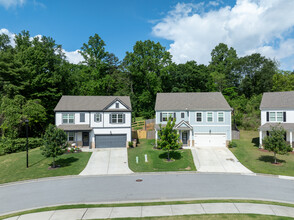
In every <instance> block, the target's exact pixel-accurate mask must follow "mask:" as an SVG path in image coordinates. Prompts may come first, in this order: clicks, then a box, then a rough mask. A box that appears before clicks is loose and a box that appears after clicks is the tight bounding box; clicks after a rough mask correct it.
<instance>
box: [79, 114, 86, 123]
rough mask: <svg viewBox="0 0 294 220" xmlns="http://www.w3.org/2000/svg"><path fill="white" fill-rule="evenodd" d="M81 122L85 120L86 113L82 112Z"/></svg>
mask: <svg viewBox="0 0 294 220" xmlns="http://www.w3.org/2000/svg"><path fill="white" fill-rule="evenodd" d="M80 122H85V113H80Z"/></svg>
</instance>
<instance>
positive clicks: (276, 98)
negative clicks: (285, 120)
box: [260, 91, 294, 110]
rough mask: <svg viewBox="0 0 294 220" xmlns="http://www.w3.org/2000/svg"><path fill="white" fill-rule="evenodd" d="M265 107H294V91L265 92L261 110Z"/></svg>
mask: <svg viewBox="0 0 294 220" xmlns="http://www.w3.org/2000/svg"><path fill="white" fill-rule="evenodd" d="M265 109H294V91H289V92H265V93H263V96H262V100H261V103H260V110H265Z"/></svg>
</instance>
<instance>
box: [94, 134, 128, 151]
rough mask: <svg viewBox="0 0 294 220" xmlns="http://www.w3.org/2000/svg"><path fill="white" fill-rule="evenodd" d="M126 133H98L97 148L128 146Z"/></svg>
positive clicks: (96, 138) (96, 137)
mask: <svg viewBox="0 0 294 220" xmlns="http://www.w3.org/2000/svg"><path fill="white" fill-rule="evenodd" d="M126 141H127V135H126V134H113V135H96V136H95V147H96V148H111V147H126Z"/></svg>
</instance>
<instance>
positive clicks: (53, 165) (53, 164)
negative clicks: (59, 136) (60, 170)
mask: <svg viewBox="0 0 294 220" xmlns="http://www.w3.org/2000/svg"><path fill="white" fill-rule="evenodd" d="M52 167H53V168H55V157H53V163H52Z"/></svg>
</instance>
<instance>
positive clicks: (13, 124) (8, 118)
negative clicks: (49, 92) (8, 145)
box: [0, 95, 47, 138]
mask: <svg viewBox="0 0 294 220" xmlns="http://www.w3.org/2000/svg"><path fill="white" fill-rule="evenodd" d="M0 119H1V121H2V123H1V126H0V128H1V130H2V136H5V137H9V138H18V137H21V136H24V130H25V129H24V125H25V119H28V120H29V127H30V135H31V136H40V131H42V127H43V126H44V125H45V122H46V119H47V117H46V110H45V108H44V107H43V106H42V105H41V104H40V100H38V99H35V100H26V98H25V97H24V96H21V95H16V96H15V97H14V98H13V99H10V98H8V97H6V96H4V97H3V98H2V99H1V105H0Z"/></svg>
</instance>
